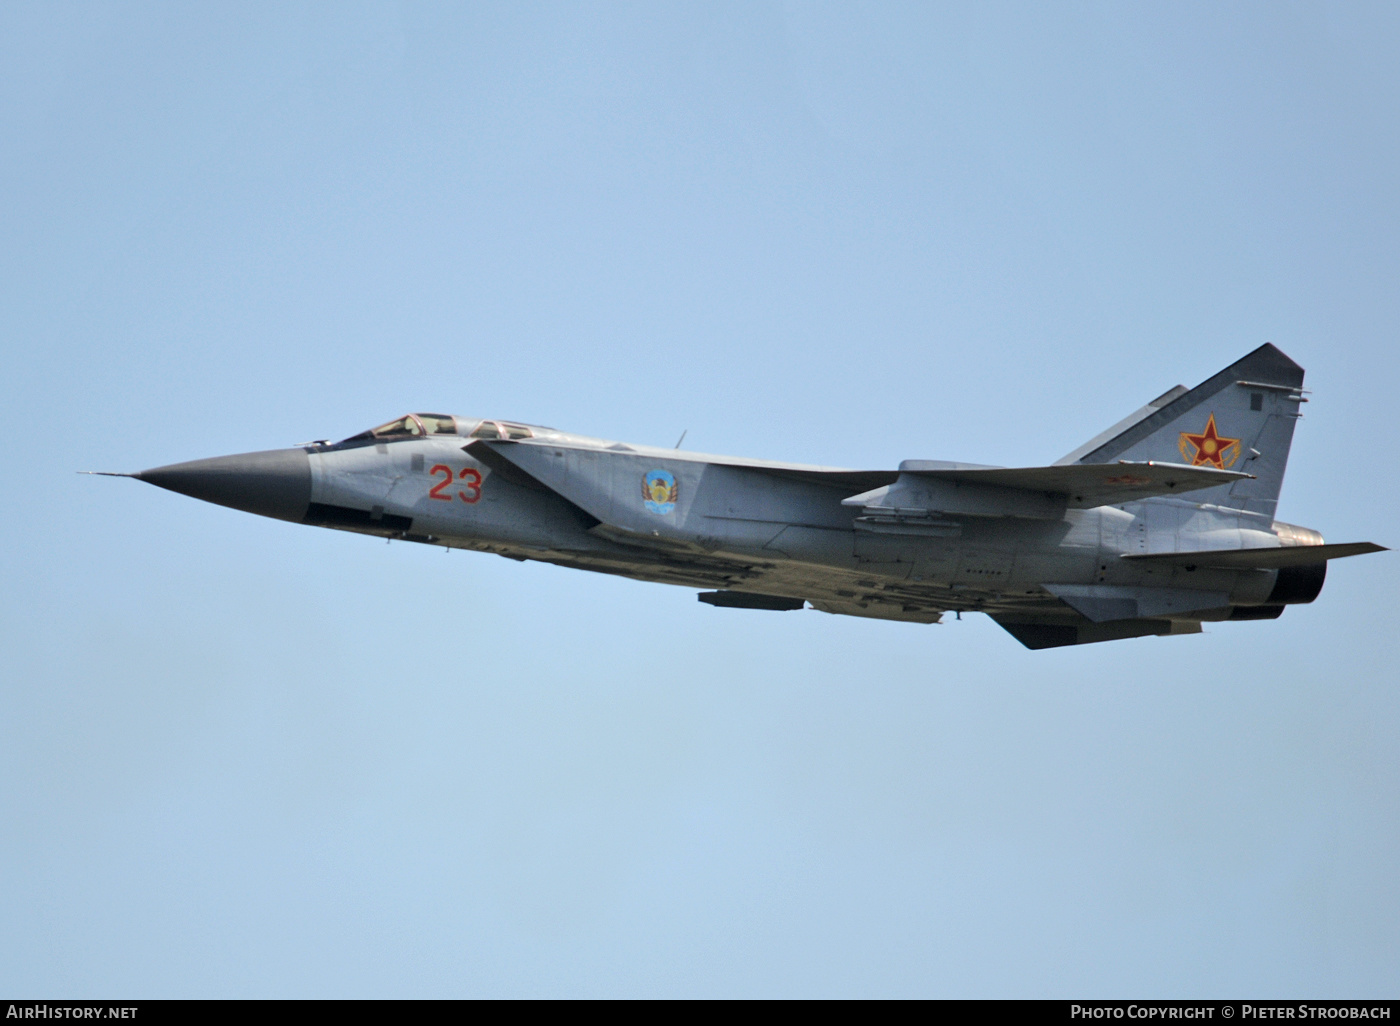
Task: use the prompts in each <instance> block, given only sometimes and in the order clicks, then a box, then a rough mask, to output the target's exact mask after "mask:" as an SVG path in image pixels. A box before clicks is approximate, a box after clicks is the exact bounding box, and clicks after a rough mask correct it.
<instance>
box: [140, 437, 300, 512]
mask: <svg viewBox="0 0 1400 1026" xmlns="http://www.w3.org/2000/svg"><path fill="white" fill-rule="evenodd" d="M136 477H138V478H140V479H141V480H142V481H148V482H150V483H151V484H153V485H157V486H158V487H160V488H168V489H170V490H171V491H172V492H179V493H180V494H181V495H189V496H192V497H193V498H196V499H203V500H204V501H205V502H217V503H218V504H219V505H220V506H232V507H233V508H234V509H241V510H243V511H244V512H245V513H257V514H260V515H261V516H265V517H276V518H277V519H278V520H295V521H297V522H300V521H301V520H302V519H303V518H304V517H305V516H306V509H307V507H308V506H309V505H310V504H311V458H310V457H309V456H307V455H306V451H305V450H304V449H273V450H271V451H270V452H245V453H242V454H241V455H238V456H215V457H214V458H213V459H209V460H191V461H190V462H189V463H172V464H171V465H170V466H168V467H156V468H155V469H154V470H143V471H141V473H139V474H137V475H136Z"/></svg>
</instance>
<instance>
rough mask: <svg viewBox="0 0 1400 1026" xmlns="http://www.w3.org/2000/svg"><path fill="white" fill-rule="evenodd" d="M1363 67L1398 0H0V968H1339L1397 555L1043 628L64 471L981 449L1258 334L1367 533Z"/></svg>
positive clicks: (506, 991)
mask: <svg viewBox="0 0 1400 1026" xmlns="http://www.w3.org/2000/svg"><path fill="white" fill-rule="evenodd" d="M1397 126H1400V7H1397V5H1395V4H1392V3H1377V4H1374V5H1357V4H1350V5H1348V4H1339V3H1318V4H1296V3H1279V2H1273V3H1259V4H1228V5H1221V4H1218V3H1203V4H1198V5H1190V4H1186V3H1159V4H1097V5H1096V4H1076V5H1071V4H1059V3H1057V4H1031V3H1025V4H1016V5H1001V6H998V5H994V4H988V3H976V4H973V3H965V4H958V5H944V6H935V5H932V4H926V3H919V4H911V5H902V6H894V5H879V6H877V5H872V4H858V5H857V4H851V5H845V6H829V5H823V6H810V5H805V4H793V5H769V4H759V3H755V2H745V3H740V4H734V5H721V4H718V3H713V2H704V3H696V4H665V5H663V4H657V3H637V4H631V5H584V4H555V5H545V6H527V5H525V4H523V3H516V2H512V3H505V4H499V5H487V6H480V5H463V4H445V5H434V4H426V3H423V4H402V5H399V4H392V3H348V2H337V3H334V4H325V5H306V4H289V3H275V4H268V5H263V6H260V7H259V6H254V5H251V4H247V3H238V4H224V5H215V4H204V3H188V4H168V5H159V4H139V3H120V4H104V5H72V4H60V3H55V2H50V0H45V2H42V3H35V4H22V3H17V2H9V3H5V4H4V5H3V6H0V132H2V133H3V139H4V143H3V145H0V238H3V240H4V244H3V246H0V317H2V318H3V321H0V327H3V332H2V333H0V346H2V347H3V354H2V355H0V397H2V398H3V402H4V411H5V418H6V422H7V424H8V431H7V441H6V444H5V445H4V447H3V450H0V467H3V473H0V498H3V500H4V508H5V509H6V511H7V513H8V530H7V531H6V532H5V538H4V540H3V541H2V542H0V580H3V582H4V583H3V588H0V603H3V605H0V991H3V992H5V993H8V994H12V995H21V994H22V995H39V996H43V995H62V996H74V997H76V996H102V997H116V996H141V997H159V996H182V995H194V996H419V995H421V996H459V995H460V996H469V995H638V996H640V995H705V996H721V995H774V996H776V995H788V996H792V995H850V996H859V995H892V996H893V995H924V996H1083V995H1101V996H1143V995H1150V996H1171V995H1182V996H1242V995H1260V996H1275V997H1287V996H1380V995H1391V996H1394V995H1395V993H1396V992H1397V989H1400V871H1398V870H1397V866H1400V747H1397V744H1396V737H1397V734H1400V692H1398V689H1397V683H1400V680H1398V678H1400V672H1398V671H1397V668H1396V667H1397V656H1400V652H1398V651H1397V648H1398V647H1400V646H1397V628H1396V615H1395V614H1396V599H1395V590H1394V587H1393V582H1394V580H1395V574H1396V563H1395V558H1394V557H1393V556H1391V555H1389V554H1381V555H1377V556H1369V557H1363V558H1359V559H1349V560H1343V561H1340V562H1338V563H1335V564H1334V565H1333V568H1332V572H1331V574H1330V576H1329V578H1328V582H1327V587H1326V589H1325V590H1324V592H1323V594H1322V596H1321V598H1320V600H1319V601H1318V602H1317V603H1316V604H1315V605H1312V606H1307V607H1298V608H1293V609H1290V610H1289V611H1288V612H1287V613H1285V615H1284V616H1283V618H1282V619H1281V620H1278V621H1274V622H1263V623H1236V624H1221V625H1214V626H1210V627H1209V629H1208V632H1207V633H1206V634H1205V635H1202V636H1196V637H1177V638H1161V639H1158V638H1151V639H1143V640H1136V641H1123V642H1114V643H1111V644H1106V645H1096V646H1089V647H1084V648H1075V649H1061V650H1056V651H1047V652H1039V653H1036V652H1029V651H1027V650H1025V649H1023V648H1022V647H1021V646H1020V645H1019V644H1017V643H1016V642H1015V641H1014V640H1013V639H1012V638H1011V637H1010V636H1009V635H1007V634H1005V633H1004V632H1003V631H1001V630H1000V628H998V627H997V626H996V625H995V624H993V623H991V622H990V621H989V620H986V619H985V618H982V617H976V616H974V617H969V618H967V619H965V620H963V621H961V622H956V621H954V622H950V623H947V624H945V625H941V626H918V625H909V624H895V623H883V622H878V621H864V620H857V619H848V618H843V617H833V616H828V615H825V614H822V613H817V612H811V611H808V612H804V613H781V614H779V613H766V612H749V611H736V610H720V609H712V608H709V607H706V606H702V605H700V604H698V603H697V602H696V601H695V598H694V594H693V592H692V591H690V590H687V589H681V588H667V587H664V586H661V585H644V584H637V583H633V582H628V581H622V580H614V579H610V578H607V577H603V576H599V575H591V574H583V573H578V572H575V571H569V570H562V569H557V568H553V567H547V566H539V565H534V564H523V565H522V564H519V563H515V562H511V561H507V560H503V559H499V558H496V557H492V556H486V555H475V554H465V553H452V554H450V555H444V554H443V552H442V550H439V549H435V548H429V547H425V546H416V545H411V544H391V545H385V544H384V543H383V542H376V541H374V540H372V539H367V538H363V537H358V536H354V535H349V534H343V533H338V532H332V531H325V530H316V529H311V528H306V527H300V526H294V525H290V524H286V523H281V522H278V521H272V520H266V519H261V518H257V517H254V516H250V515H247V514H243V513H237V512H234V511H232V510H228V509H223V508H220V507H216V506H211V505H207V504H203V503H199V502H196V501H194V500H191V499H188V498H185V497H182V496H178V495H173V494H171V493H168V492H163V491H160V490H158V489H155V488H151V487H149V486H146V485H143V484H140V483H138V482H134V481H124V480H112V479H105V478H91V477H79V476H77V475H76V474H75V473H74V471H77V470H85V469H103V470H137V469H141V468H145V467H151V466H156V465H160V464H166V463H172V462H176V461H180V460H186V459H193V458H198V457H204V456H213V455H219V454H225V453H235V452H245V451H249V450H256V449H266V448H274V447H281V446H286V445H290V444H293V443H296V442H299V441H302V440H306V439H312V438H322V437H331V438H338V437H343V436H345V435H349V434H352V433H354V432H356V431H359V430H361V429H363V428H366V427H369V426H371V425H373V424H376V423H380V422H382V421H385V420H388V419H390V418H391V417H395V416H398V415H399V414H401V413H403V412H405V411H407V410H410V409H417V410H422V409H429V410H432V409H439V408H441V409H445V410H447V411H449V412H456V413H460V414H464V415H477V416H499V417H510V418H514V419H521V420H526V421H533V422H537V423H544V424H550V425H554V426H557V427H560V428H566V429H569V430H575V431H579V432H584V433H588V434H593V435H598V436H602V437H608V438H619V439H626V440H630V441H636V442H643V443H649V444H658V445H670V444H673V443H674V442H675V440H676V438H677V436H679V435H680V433H681V431H682V430H688V431H689V435H688V436H687V439H686V444H687V447H688V448H690V447H693V448H696V449H699V450H702V451H709V452H721V453H730V454H735V455H743V456H755V457H773V458H782V459H790V460H801V461H806V462H814V463H824V464H831V465H845V466H852V467H891V466H894V465H895V464H896V463H897V461H899V460H901V459H910V458H923V459H956V460H964V461H970V462H980V463H997V464H1009V465H1037V464H1043V463H1047V462H1050V461H1052V460H1054V459H1056V458H1057V457H1059V456H1060V455H1062V454H1063V453H1065V452H1067V451H1069V450H1070V449H1072V448H1074V447H1075V446H1077V445H1078V444H1079V443H1081V442H1083V441H1084V440H1086V439H1087V438H1089V437H1090V436H1092V435H1094V434H1095V433H1097V432H1098V431H1099V430H1101V429H1102V428H1104V427H1106V426H1107V425H1109V424H1111V423H1112V422H1114V421H1116V420H1117V419H1119V418H1120V417H1122V416H1124V415H1125V414H1127V413H1128V412H1130V411H1131V410H1133V409H1135V408H1136V407H1137V406H1139V405H1141V404H1142V403H1143V402H1145V401H1147V400H1148V399H1151V398H1152V397H1154V396H1156V395H1158V394H1159V393H1161V392H1162V391H1164V390H1165V389H1167V388H1168V387H1170V386H1172V385H1174V384H1176V383H1178V382H1183V383H1185V384H1187V385H1194V384H1196V383H1197V382H1199V381H1201V380H1203V379H1204V378H1206V377H1208V376H1209V375H1211V374H1213V373H1214V372H1215V371H1217V370H1219V369H1220V368H1221V367H1223V366H1225V365H1226V364H1228V363H1230V362H1232V361H1234V360H1235V359H1237V358H1238V357H1239V356H1241V355H1243V354H1244V353H1246V352H1248V351H1249V350H1251V349H1253V348H1255V347H1256V346H1257V345H1259V344H1260V343H1262V342H1265V341H1271V342H1273V343H1275V344H1276V345H1278V346H1280V347H1281V348H1282V349H1283V350H1284V351H1285V352H1287V353H1288V354H1289V355H1290V356H1292V357H1293V358H1294V359H1295V360H1297V361H1298V362H1299V363H1301V364H1302V365H1303V366H1305V367H1306V368H1307V371H1308V385H1309V386H1310V387H1311V388H1312V389H1314V390H1315V395H1314V401H1313V402H1312V403H1311V404H1310V405H1309V406H1307V407H1306V408H1305V409H1306V413H1307V417H1306V419H1305V420H1304V421H1303V422H1302V423H1301V424H1300V427H1299V431H1298V434H1297V437H1296V441H1295V444H1294V447H1293V457H1292V462H1291V467H1290V470H1289V475H1288V482H1287V484H1286V486H1285V489H1284V493H1283V499H1282V502H1281V504H1280V507H1279V516H1280V518H1281V519H1283V520H1287V521H1291V522H1295V523H1300V524H1305V525H1308V526H1310V527H1314V528H1317V529H1319V530H1321V531H1322V532H1324V533H1325V534H1326V536H1327V538H1328V540H1330V541H1356V540H1374V541H1377V542H1380V543H1382V544H1389V545H1395V544H1397V543H1400V530H1398V529H1397V523H1396V514H1395V510H1396V508H1397V504H1398V503H1400V488H1398V487H1397V483H1396V481H1397V456H1398V455H1400V452H1398V451H1397V450H1398V449H1400V446H1397V440H1400V430H1397V419H1400V411H1397V408H1396V400H1395V394H1396V392H1395V389H1396V383H1397V380H1398V379H1400V358H1397V345H1396V341H1397V331H1398V330H1400V188H1397V187H1398V186H1400V131H1397ZM1386 582H1391V584H1390V586H1387V583H1386Z"/></svg>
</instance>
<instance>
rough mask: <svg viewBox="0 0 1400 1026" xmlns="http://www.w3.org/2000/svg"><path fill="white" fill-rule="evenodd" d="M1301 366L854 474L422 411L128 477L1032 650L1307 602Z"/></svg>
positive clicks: (220, 499) (223, 501)
mask: <svg viewBox="0 0 1400 1026" xmlns="http://www.w3.org/2000/svg"><path fill="white" fill-rule="evenodd" d="M1302 385H1303V369H1302V368H1301V367H1299V366H1298V365H1297V364H1296V363H1294V362H1293V361H1292V360H1290V359H1289V358H1288V357H1287V356H1285V355H1284V354H1283V353H1282V352H1280V351H1279V350H1278V349H1276V348H1275V347H1274V346H1272V345H1264V346H1261V347H1260V348H1258V349H1256V350H1255V351H1254V352H1252V353H1250V354H1249V355H1248V356H1246V357H1244V358H1243V359H1242V360H1240V361H1239V362H1237V363H1234V364H1232V365H1230V366H1229V367H1227V368H1225V369H1224V370H1223V371H1221V372H1220V373H1219V374H1216V375H1215V376H1214V377H1212V378H1210V379H1208V380H1207V381H1205V382H1204V383H1202V384H1200V385H1198V386H1197V387H1195V388H1193V389H1190V390H1189V391H1188V390H1187V389H1186V388H1184V387H1182V386H1180V385H1178V386H1177V387H1175V388H1173V389H1171V390H1169V391H1167V392H1165V393H1164V394H1162V395H1160V396H1158V397H1157V398H1156V399H1153V400H1152V401H1151V402H1150V403H1148V404H1147V405H1146V406H1144V407H1142V409H1140V410H1138V411H1137V412H1135V413H1133V414H1131V415H1130V416H1128V417H1127V418H1126V419H1124V420H1122V421H1120V422H1119V423H1117V424H1115V425H1114V426H1113V427H1111V428H1109V429H1108V430H1107V431H1105V432H1103V433H1102V434H1100V435H1098V436H1097V437H1095V438H1093V439H1091V440H1089V441H1088V442H1085V443H1084V444H1083V445H1081V446H1080V447H1079V448H1077V449H1075V450H1074V451H1073V452H1071V453H1069V454H1068V455H1066V456H1065V457H1063V458H1062V459H1060V460H1057V461H1056V462H1055V463H1053V464H1051V465H1050V466H1047V467H1015V468H1006V467H991V466H984V465H981V464H974V463H949V462H943V461H940V460H917V459H914V460H906V461H904V462H903V463H901V464H900V465H899V468H898V469H897V470H843V469H837V468H831V467H821V466H809V465H805V464H798V463H780V462H772V461H767V460H758V459H743V458H736V457H729V456H713V455H706V454H703V453H696V452H687V451H682V450H680V449H679V447H677V448H676V449H663V448H655V447H651V446H646V445H633V444H625V443H622V442H614V441H609V440H605V439H599V438H590V437H587V436H584V435H578V434H573V433H571V432H567V431H557V430H555V429H553V428H546V427H541V426H539V425H535V424H522V423H516V422H514V421H508V420H483V419H478V418H475V417H458V416H451V415H448V414H442V413H410V414H408V415H407V416H403V417H399V418H398V419H396V420H392V421H390V422H389V423H387V424H383V425H381V426H380V427H376V428H372V429H371V430H369V431H363V432H361V433H360V434H357V435H352V436H351V437H349V438H346V439H345V440H343V441H340V442H333V443H332V442H328V441H320V442H311V443H306V444H303V445H300V446H297V447H295V448H289V449H277V450H273V451H270V452H254V453H246V454H243V455H238V456H219V457H215V458H213V459H204V460H195V461H193V462H189V463H177V464H173V465H171V466H165V467H157V468H155V469H153V470H145V471H142V472H140V473H138V474H128V475H119V476H128V477H135V478H138V479H139V480H142V481H146V482H149V483H150V484H153V485H157V486H159V487H161V488H167V489H169V490H171V491H174V492H180V493H182V494H184V495H190V496H193V497H194V498H197V499H203V500H205V501H206V502H214V503H218V504H220V505H223V506H231V507H233V508H234V509H238V510H244V511H246V512H249V513H257V514H260V515H262V516H267V517H275V518H277V519H279V520H289V521H292V522H294V523H300V524H309V525H311V526H314V527H329V528H334V529H336V530H341V531H352V532H355V533H358V534H367V535H375V536H378V537H382V538H389V539H399V540H403V541H409V542H418V543H421V544H424V545H440V546H447V547H450V548H457V549H470V550H474V551H477V552H487V553H495V554H496V555H500V556H505V557H508V558H510V559H516V560H527V559H533V560H540V561H543V562H546V563H555V564H557V565H559V566H566V567H573V568H575V569H579V570H594V571H598V572H601V573H609V574H619V575H622V576H624V577H631V578H635V579H637V580H642V581H655V582H658V583H662V584H674V585H680V586H682V587H688V588H697V589H705V590H702V591H700V593H699V594H698V595H697V598H698V599H699V600H700V601H701V602H704V603H708V604H709V605H711V606H725V607H731V608H738V609H758V610H797V609H803V608H805V607H807V606H809V605H810V606H811V607H812V608H813V609H816V610H820V611H822V612H824V613H838V614H843V615H847V616H863V617H875V618H878V619H884V620H901V621H907V622H910V623H922V624H930V623H938V622H940V620H941V619H942V618H943V617H944V616H945V615H946V614H947V613H949V612H952V613H955V614H957V615H958V616H959V618H961V614H962V613H965V612H979V613H985V614H987V615H988V616H990V617H991V618H992V619H993V620H995V621H996V622H997V623H998V624H1000V625H1001V626H1002V627H1003V628H1005V629H1006V630H1007V631H1008V632H1009V633H1010V634H1011V635H1012V636H1013V637H1014V638H1016V640H1018V641H1019V642H1021V643H1022V644H1023V645H1025V646H1026V647H1028V648H1032V649H1044V648H1055V647H1059V646H1063V645H1082V644H1087V643H1091V642H1099V641H1112V640H1116V639H1122V638H1137V637H1144V636H1161V635H1177V634H1195V633H1199V632H1200V631H1201V625H1202V623H1205V622H1214V621H1225V620H1269V619H1273V618H1275V617H1277V616H1279V615H1280V614H1281V613H1282V612H1283V611H1284V609H1285V608H1286V607H1287V606H1290V605H1294V604H1297V603H1306V602H1312V601H1313V600H1314V599H1315V598H1317V596H1318V593H1319V592H1320V591H1321V590H1322V585H1323V581H1324V579H1325V577H1326V575H1327V561H1328V560H1330V559H1336V558H1339V557H1342V556H1354V555H1359V554H1362V553H1368V552H1377V551H1383V550H1382V547H1381V546H1379V545H1375V544H1372V543H1370V542H1352V543H1347V544H1341V545H1336V544H1333V545H1329V544H1324V543H1323V539H1322V535H1320V534H1318V533H1317V532H1316V531H1314V530H1310V529H1309V528H1306V527H1296V526H1294V525H1292V524H1286V523H1282V522H1280V521H1277V520H1275V519H1274V511H1275V507H1276V506H1277V504H1278V497H1279V490H1280V487H1281V486H1282V484H1283V474H1284V468H1285V465H1286V464H1287V462H1288V450H1289V446H1290V444H1291V442H1292V439H1293V428H1294V425H1295V424H1296V422H1297V421H1298V419H1299V417H1300V416H1301V414H1300V413H1299V410H1300V408H1301V404H1303V403H1305V402H1307V401H1308V400H1307V397H1306V395H1305V391H1306V390H1305V389H1304V388H1303V387H1302Z"/></svg>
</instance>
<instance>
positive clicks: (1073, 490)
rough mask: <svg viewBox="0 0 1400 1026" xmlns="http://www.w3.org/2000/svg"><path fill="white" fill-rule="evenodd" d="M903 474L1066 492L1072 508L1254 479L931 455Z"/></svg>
mask: <svg viewBox="0 0 1400 1026" xmlns="http://www.w3.org/2000/svg"><path fill="white" fill-rule="evenodd" d="M899 469H900V472H901V473H902V474H910V475H913V476H916V477H918V478H921V479H925V480H934V481H947V482H952V483H957V484H962V485H978V486H984V487H991V488H1012V489H1016V490H1017V491H1026V492H1042V493H1049V494H1051V495H1062V496H1065V499H1066V504H1067V505H1068V506H1069V507H1070V508H1071V509H1092V508H1093V507H1095V506H1111V505H1114V504H1115V503H1120V502H1132V501H1134V500H1136V499H1146V498H1149V497H1151V496H1154V495H1175V494H1177V493H1178V492H1192V491H1197V490H1199V489H1201V488H1213V487H1215V486H1216V485H1220V484H1229V483H1230V482H1232V481H1241V480H1245V479H1247V478H1249V477H1250V476H1251V475H1249V474H1241V473H1238V472H1236V471H1231V470H1215V469H1212V468H1210V467H1188V466H1186V465H1185V464H1181V463H1159V462H1156V461H1151V460H1149V461H1147V462H1142V463H1130V462H1128V461H1126V460H1124V461H1120V462H1118V463H1073V464H1066V465H1063V466H1053V467H978V468H966V467H960V466H957V465H956V464H947V463H939V462H935V461H926V460H905V461H904V462H903V463H901V464H900V465H899Z"/></svg>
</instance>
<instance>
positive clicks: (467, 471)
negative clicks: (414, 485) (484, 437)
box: [428, 463, 481, 502]
mask: <svg viewBox="0 0 1400 1026" xmlns="http://www.w3.org/2000/svg"><path fill="white" fill-rule="evenodd" d="M428 473H429V474H431V475H433V476H434V477H436V476H437V475H438V474H441V475H442V480H441V481H439V482H438V483H437V484H435V485H433V487H432V488H431V489H429V490H428V498H430V499H441V500H442V501H443V502H451V501H452V496H450V495H443V494H442V490H443V489H444V488H446V487H448V486H449V485H451V484H452V468H451V467H449V466H448V465H447V464H446V463H438V464H435V465H434V466H433V469H432V470H430V471H428ZM457 476H458V477H459V478H460V479H461V480H463V481H465V482H466V483H467V490H466V491H462V490H460V489H459V490H458V492H457V498H459V499H461V500H462V501H463V502H476V501H477V500H478V499H480V498H481V471H479V470H474V469H472V468H471V467H463V468H462V470H461V473H459V474H458V475H457Z"/></svg>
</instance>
